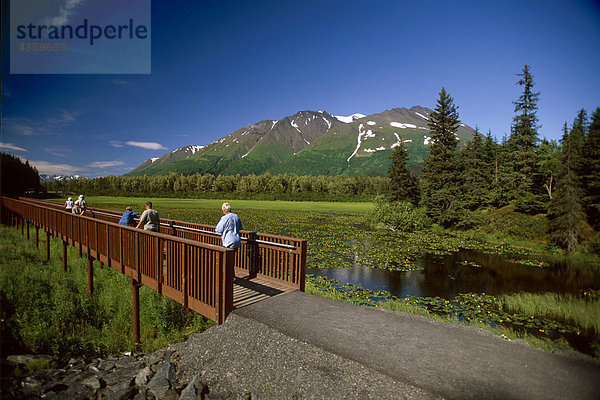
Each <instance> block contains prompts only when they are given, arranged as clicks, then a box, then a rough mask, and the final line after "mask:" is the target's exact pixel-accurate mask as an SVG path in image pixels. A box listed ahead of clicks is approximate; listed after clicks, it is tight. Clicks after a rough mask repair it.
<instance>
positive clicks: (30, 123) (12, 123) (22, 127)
mask: <svg viewBox="0 0 600 400" xmlns="http://www.w3.org/2000/svg"><path fill="white" fill-rule="evenodd" d="M80 114H81V113H77V112H72V111H68V110H54V111H52V115H51V116H49V117H47V118H45V119H40V120H35V119H31V118H24V117H4V118H2V127H3V129H4V131H5V132H6V133H7V134H9V135H22V136H33V135H42V134H51V133H54V132H55V131H57V130H59V129H60V128H62V127H65V126H68V125H72V124H73V123H75V122H76V121H77V117H79V115H80Z"/></svg>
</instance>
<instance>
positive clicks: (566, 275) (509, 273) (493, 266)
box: [307, 249, 600, 299]
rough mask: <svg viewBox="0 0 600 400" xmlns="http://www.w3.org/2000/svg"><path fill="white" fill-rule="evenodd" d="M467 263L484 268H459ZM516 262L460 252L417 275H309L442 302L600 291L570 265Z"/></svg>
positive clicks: (431, 258) (425, 261) (430, 258)
mask: <svg viewBox="0 0 600 400" xmlns="http://www.w3.org/2000/svg"><path fill="white" fill-rule="evenodd" d="M464 261H467V262H473V263H476V264H477V265H480V267H474V266H471V265H464V264H461V262H464ZM515 261H516V256H510V257H509V256H502V255H497V254H486V253H483V252H480V251H475V250H465V249H462V250H460V251H457V252H455V253H453V254H451V255H434V254H423V255H421V256H420V257H419V258H418V259H417V265H418V266H419V267H422V268H423V269H422V270H417V271H407V272H401V271H388V270H382V269H377V268H375V269H371V268H365V267H362V266H360V265H356V264H354V265H353V266H352V267H351V268H349V269H339V268H325V269H319V268H309V269H308V270H307V273H309V274H313V275H315V276H325V277H327V278H330V279H339V280H341V281H342V282H349V283H352V284H355V285H361V286H363V287H364V288H366V289H371V290H385V291H388V292H390V293H391V294H392V295H394V296H397V297H406V296H418V297H434V296H438V297H442V298H446V299H451V298H453V297H454V296H456V295H458V294H460V293H486V294H491V295H499V294H504V293H516V292H521V291H526V292H555V293H576V292H579V291H581V290H585V289H600V273H599V272H598V271H596V272H592V271H589V269H587V270H586V269H581V268H573V267H570V266H568V265H566V264H552V265H549V266H547V267H546V266H545V267H544V268H539V267H537V266H528V265H522V264H517V263H516V262H515ZM546 265H548V264H546Z"/></svg>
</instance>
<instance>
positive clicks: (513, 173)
mask: <svg viewBox="0 0 600 400" xmlns="http://www.w3.org/2000/svg"><path fill="white" fill-rule="evenodd" d="M517 76H519V77H520V79H519V80H518V81H517V85H519V86H522V87H523V93H522V94H521V96H519V99H518V100H517V101H514V102H513V104H514V106H515V113H516V115H515V117H514V118H513V123H512V126H511V134H510V138H509V139H508V141H507V143H506V152H505V156H506V158H505V160H504V163H505V164H506V167H507V173H508V176H506V177H505V178H506V179H505V181H504V184H505V185H506V187H505V190H507V192H508V193H507V194H508V198H509V200H510V201H512V202H515V203H516V204H517V206H519V208H521V209H522V210H523V211H525V212H531V213H535V212H537V211H541V209H542V207H543V204H542V202H543V200H544V198H543V194H544V193H543V192H544V191H543V177H542V176H541V175H540V174H539V171H538V170H537V168H536V167H537V155H536V150H537V145H538V142H539V139H538V132H537V130H538V118H537V115H536V112H537V104H538V101H539V94H540V93H539V92H535V91H534V90H533V87H534V82H533V75H532V74H531V68H530V67H529V66H528V65H525V66H524V67H523V72H522V73H521V74H517Z"/></svg>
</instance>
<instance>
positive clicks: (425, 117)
mask: <svg viewBox="0 0 600 400" xmlns="http://www.w3.org/2000/svg"><path fill="white" fill-rule="evenodd" d="M415 114H417V115H418V116H419V117H421V118H423V119H426V120H429V117H428V116H426V115H423V114H421V113H418V112H416V111H415Z"/></svg>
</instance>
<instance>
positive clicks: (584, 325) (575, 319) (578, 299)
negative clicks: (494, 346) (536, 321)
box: [498, 290, 600, 335]
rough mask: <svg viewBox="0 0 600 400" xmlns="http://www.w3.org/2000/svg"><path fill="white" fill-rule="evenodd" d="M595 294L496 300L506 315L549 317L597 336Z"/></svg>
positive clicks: (599, 306) (599, 318) (599, 309)
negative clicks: (519, 314)
mask: <svg viewBox="0 0 600 400" xmlns="http://www.w3.org/2000/svg"><path fill="white" fill-rule="evenodd" d="M597 297H598V292H597V291H596V292H594V291H591V290H590V291H585V292H584V294H583V295H582V296H576V295H572V294H558V293H542V294H536V293H517V294H510V295H502V296H500V297H499V298H498V301H499V304H500V306H501V307H502V308H504V309H505V310H507V311H509V312H518V313H521V314H527V315H535V316H536V317H544V318H552V319H555V320H559V321H563V322H567V323H570V324H574V325H575V326H577V327H578V328H580V329H582V330H590V331H594V332H595V334H596V335H598V334H600V301H599V300H598V298H597Z"/></svg>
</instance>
